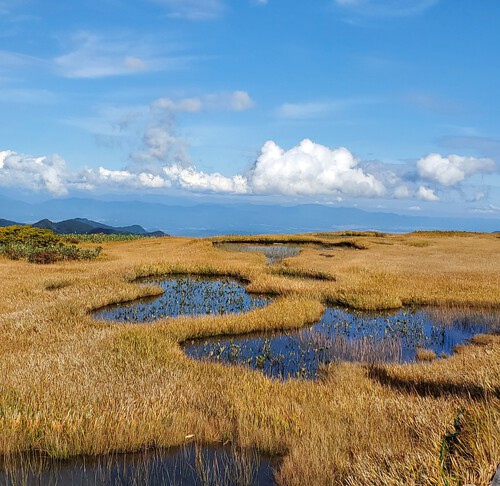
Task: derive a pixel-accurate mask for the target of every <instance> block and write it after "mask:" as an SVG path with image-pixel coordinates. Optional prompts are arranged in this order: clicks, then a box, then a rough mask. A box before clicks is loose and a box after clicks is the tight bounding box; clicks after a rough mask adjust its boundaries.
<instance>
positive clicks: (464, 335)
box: [184, 308, 500, 379]
mask: <svg viewBox="0 0 500 486" xmlns="http://www.w3.org/2000/svg"><path fill="white" fill-rule="evenodd" d="M499 327H500V315H499V314H498V313H493V312H477V311H467V310H464V309H455V310H450V309H448V310H439V309H420V310H409V309H403V310H400V311H399V312H396V313H368V312H355V311H347V310H345V309H339V308H328V309H327V310H326V311H325V313H324V315H323V317H322V318H321V320H320V321H319V322H318V323H317V324H315V325H313V326H311V327H309V328H303V329H300V330H298V331H288V332H280V333H266V334H263V333H261V334H251V335H244V336H234V337H228V338H226V339H220V338H219V339H209V340H203V341H190V342H188V343H185V345H184V351H185V352H186V354H187V355H188V356H190V357H192V358H195V359H209V360H213V361H219V362H224V363H231V364H245V365H247V366H249V367H251V368H253V369H259V370H262V371H263V372H264V373H265V374H266V375H268V376H271V377H275V378H281V379H286V378H293V377H298V378H315V377H316V376H317V373H318V370H319V368H320V365H322V364H328V363H330V362H338V361H360V362H411V361H414V360H415V359H416V355H417V349H418V348H423V349H432V350H433V351H434V352H435V353H436V355H437V356H444V355H449V354H451V353H452V352H453V348H454V347H455V346H456V345H457V344H460V343H463V342H465V341H467V340H468V339H470V338H471V337H472V336H474V335H475V334H478V333H484V332H498V331H499Z"/></svg>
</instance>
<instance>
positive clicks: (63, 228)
mask: <svg viewBox="0 0 500 486" xmlns="http://www.w3.org/2000/svg"><path fill="white" fill-rule="evenodd" d="M18 224H24V223H16V222H14V221H9V220H7V219H0V227H2V226H12V225H18ZM31 226H34V227H35V228H43V229H49V230H52V231H53V232H54V233H57V234H78V235H92V234H106V235H141V236H166V234H165V233H164V232H163V231H151V232H148V231H146V230H145V229H144V228H143V227H142V226H139V225H137V224H135V225H132V226H124V227H121V228H116V227H113V226H109V225H107V224H103V223H98V222H97V221H91V220H90V219H86V218H74V219H66V220H64V221H60V222H59V223H54V222H52V221H50V219H42V220H40V221H38V222H36V223H33V224H32V225H31Z"/></svg>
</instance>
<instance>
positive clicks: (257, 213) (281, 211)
mask: <svg viewBox="0 0 500 486" xmlns="http://www.w3.org/2000/svg"><path fill="white" fill-rule="evenodd" d="M75 215H78V216H80V218H78V219H75V220H70V221H77V222H79V225H83V223H86V224H90V226H93V228H88V231H93V230H95V228H102V230H106V229H108V230H111V229H115V230H118V231H127V232H131V233H136V232H135V231H134V230H133V228H135V226H130V225H131V224H132V223H136V222H139V223H140V224H141V225H142V226H143V227H144V228H146V230H144V231H146V232H147V231H150V232H154V231H155V230H157V229H161V230H162V231H164V232H166V233H168V234H172V235H182V236H213V235H219V234H264V233H270V234H272V233H283V234H290V233H307V232H315V231H342V230H359V231H362V230H377V231H385V232H393V233H404V232H410V231H415V230H448V231H451V230H461V231H480V232H493V231H498V230H499V229H500V221H499V219H498V218H497V219H494V218H480V217H476V218H471V217H469V218H452V217H429V216H420V215H400V214H395V213H389V212H370V211H363V210H361V209H356V208H342V207H332V206H327V205H321V204H301V205H296V206H280V205H264V204H242V203H238V204H215V203H207V204H197V205H191V206H186V205H174V204H168V205H167V204H162V203H158V202H144V201H132V200H128V201H100V200H97V199H83V198H68V199H51V200H48V201H45V202H42V203H37V204H30V203H26V202H20V201H14V200H12V199H8V198H5V197H2V196H0V217H2V218H5V219H7V220H11V221H20V222H22V223H33V222H35V221H40V220H41V219H42V218H49V219H50V220H51V221H60V220H67V219H68V218H74V216H75ZM85 218H88V219H85ZM89 220H91V223H89ZM96 221H102V222H103V223H96ZM62 223H65V221H62ZM62 223H57V224H62ZM141 229H142V228H141ZM65 231H67V230H65ZM139 231H140V230H139ZM136 234H137V233H136Z"/></svg>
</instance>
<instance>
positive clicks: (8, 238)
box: [0, 226, 102, 263]
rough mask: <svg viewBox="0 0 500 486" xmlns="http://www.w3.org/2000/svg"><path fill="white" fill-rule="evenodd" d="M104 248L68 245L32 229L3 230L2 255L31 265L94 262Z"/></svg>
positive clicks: (0, 236) (0, 233) (47, 232)
mask: <svg viewBox="0 0 500 486" xmlns="http://www.w3.org/2000/svg"><path fill="white" fill-rule="evenodd" d="M101 251H102V248H101V247H100V246H99V247H96V248H78V247H77V246H75V245H68V244H65V243H64V240H63V239H62V238H61V237H60V236H58V235H56V234H55V233H54V232H53V231H51V230H46V229H40V228H33V227H31V226H8V227H6V228H0V255H3V256H5V257H7V258H10V259H11V260H26V261H28V262H30V263H55V262H60V261H64V260H92V259H94V258H97V256H99V254H100V252H101Z"/></svg>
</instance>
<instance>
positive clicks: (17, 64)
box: [0, 51, 47, 72]
mask: <svg viewBox="0 0 500 486" xmlns="http://www.w3.org/2000/svg"><path fill="white" fill-rule="evenodd" d="M44 64H45V65H46V64H47V62H46V61H44V60H43V59H40V58H39V57H35V56H29V55H26V54H21V53H19V52H13V51H0V72H1V71H5V72H11V71H12V70H19V69H25V68H31V67H41V66H43V65H44Z"/></svg>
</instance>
